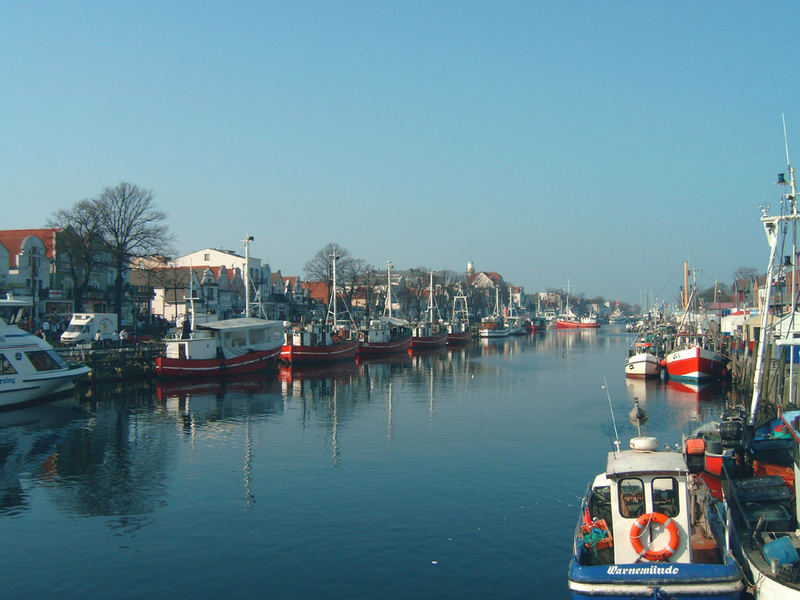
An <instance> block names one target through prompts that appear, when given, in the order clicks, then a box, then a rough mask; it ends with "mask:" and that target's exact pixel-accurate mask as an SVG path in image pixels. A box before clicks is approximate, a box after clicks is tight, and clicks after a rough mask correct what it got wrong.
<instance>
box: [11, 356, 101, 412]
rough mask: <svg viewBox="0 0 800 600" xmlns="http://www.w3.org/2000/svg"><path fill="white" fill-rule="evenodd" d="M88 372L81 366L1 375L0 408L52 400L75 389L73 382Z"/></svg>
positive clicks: (86, 368)
mask: <svg viewBox="0 0 800 600" xmlns="http://www.w3.org/2000/svg"><path fill="white" fill-rule="evenodd" d="M90 372H91V369H89V367H86V366H81V367H73V368H71V369H59V370H54V371H41V372H37V373H24V374H15V375H10V376H3V377H2V378H0V408H16V407H20V406H25V405H28V404H35V403H39V402H46V401H48V400H54V399H56V398H58V397H59V396H61V395H64V394H67V393H69V392H71V391H72V390H73V389H75V383H76V382H77V381H79V380H80V379H83V378H84V377H87V376H88V375H89V373H90Z"/></svg>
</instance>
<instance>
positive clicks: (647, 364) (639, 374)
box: [625, 348, 661, 379]
mask: <svg viewBox="0 0 800 600" xmlns="http://www.w3.org/2000/svg"><path fill="white" fill-rule="evenodd" d="M639 350H640V351H638V352H635V353H634V354H631V355H630V356H629V357H628V359H627V360H626V361H625V377H630V378H632V379H649V378H653V377H658V376H659V375H660V374H661V361H660V360H659V359H658V357H657V356H656V355H655V354H653V353H652V352H650V351H649V350H648V349H646V348H640V349H639Z"/></svg>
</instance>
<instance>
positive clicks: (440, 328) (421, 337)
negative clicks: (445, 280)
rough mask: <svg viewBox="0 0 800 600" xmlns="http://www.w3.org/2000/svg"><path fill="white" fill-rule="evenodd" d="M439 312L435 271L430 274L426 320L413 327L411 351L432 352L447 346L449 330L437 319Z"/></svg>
mask: <svg viewBox="0 0 800 600" xmlns="http://www.w3.org/2000/svg"><path fill="white" fill-rule="evenodd" d="M436 312H438V309H437V308H436V303H435V302H434V298H433V271H431V272H430V287H429V288H428V308H427V309H426V311H425V319H424V320H423V321H420V322H418V323H414V324H412V325H411V349H412V350H430V349H433V348H443V347H444V346H446V345H447V328H446V327H445V326H444V325H443V324H442V323H440V321H441V319H436V318H435V313H436Z"/></svg>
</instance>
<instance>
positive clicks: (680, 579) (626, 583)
mask: <svg viewBox="0 0 800 600" xmlns="http://www.w3.org/2000/svg"><path fill="white" fill-rule="evenodd" d="M569 589H570V594H571V597H572V598H573V599H576V600H577V599H581V600H583V599H590V598H604V599H606V600H638V599H641V600H652V599H653V598H659V597H665V598H676V599H677V598H680V599H681V600H709V599H711V598H717V599H720V600H736V599H737V598H739V597H740V596H741V594H742V589H743V586H742V576H741V573H740V571H739V568H738V567H737V565H736V564H735V563H732V562H730V563H728V564H724V565H712V564H673V563H667V562H664V563H636V564H625V565H596V566H582V565H579V564H577V563H576V561H575V560H574V559H573V560H572V561H571V562H570V566H569ZM656 591H658V592H660V593H661V596H657V595H656Z"/></svg>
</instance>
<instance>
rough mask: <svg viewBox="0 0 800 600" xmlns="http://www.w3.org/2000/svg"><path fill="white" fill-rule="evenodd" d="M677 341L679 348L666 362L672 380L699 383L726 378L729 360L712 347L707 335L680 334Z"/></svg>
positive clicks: (670, 353)
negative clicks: (700, 381)
mask: <svg viewBox="0 0 800 600" xmlns="http://www.w3.org/2000/svg"><path fill="white" fill-rule="evenodd" d="M677 339H678V346H677V348H676V349H674V350H673V351H672V352H669V353H668V354H667V357H666V360H665V364H666V367H667V373H668V374H669V377H670V379H680V380H688V381H699V380H704V379H722V378H723V377H725V375H726V373H727V366H728V362H729V361H728V358H727V357H725V356H723V355H722V354H720V353H719V352H716V351H715V350H713V349H712V348H711V347H710V344H709V341H708V337H707V336H706V335H703V334H681V333H679V334H678V335H677Z"/></svg>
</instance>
